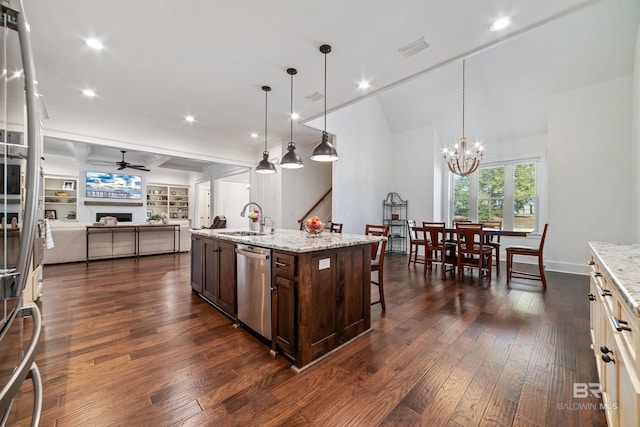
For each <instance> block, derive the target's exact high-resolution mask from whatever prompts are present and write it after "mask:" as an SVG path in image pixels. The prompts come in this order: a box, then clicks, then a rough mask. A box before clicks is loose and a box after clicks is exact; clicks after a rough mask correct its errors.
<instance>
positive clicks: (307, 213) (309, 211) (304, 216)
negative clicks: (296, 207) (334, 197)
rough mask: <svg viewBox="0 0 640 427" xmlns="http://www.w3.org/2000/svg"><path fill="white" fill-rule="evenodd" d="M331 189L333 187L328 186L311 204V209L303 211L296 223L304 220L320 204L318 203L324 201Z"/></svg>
mask: <svg viewBox="0 0 640 427" xmlns="http://www.w3.org/2000/svg"><path fill="white" fill-rule="evenodd" d="M332 190H333V187H331V188H329V189H328V190H327V192H326V193H324V194H323V195H322V197H320V199H318V201H317V202H316V203H315V204H314V205H313V206H311V209H309V210H308V211H307V212H305V214H304V215H302V217H300V219H298V224H302V223H303V222H304V220H305V219H306V218H307V217H308V216H309V215H310V214H311V212H313V211H314V209H315V208H317V207H318V206H320V203H322V202H323V201H324V199H326V198H327V197H328V196H329V194H331V191H332Z"/></svg>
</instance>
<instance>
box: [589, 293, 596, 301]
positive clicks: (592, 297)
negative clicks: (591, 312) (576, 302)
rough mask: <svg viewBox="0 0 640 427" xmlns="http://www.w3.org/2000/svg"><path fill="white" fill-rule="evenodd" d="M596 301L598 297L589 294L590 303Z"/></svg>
mask: <svg viewBox="0 0 640 427" xmlns="http://www.w3.org/2000/svg"><path fill="white" fill-rule="evenodd" d="M595 300H596V296H595V295H594V294H591V293H590V294H589V301H595Z"/></svg>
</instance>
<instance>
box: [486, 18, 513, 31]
mask: <svg viewBox="0 0 640 427" xmlns="http://www.w3.org/2000/svg"><path fill="white" fill-rule="evenodd" d="M512 23H513V18H511V17H510V16H503V17H502V18H498V19H496V20H495V21H493V24H491V26H490V27H489V30H491V31H500V30H504V29H505V28H507V27H508V26H509V25H511V24H512Z"/></svg>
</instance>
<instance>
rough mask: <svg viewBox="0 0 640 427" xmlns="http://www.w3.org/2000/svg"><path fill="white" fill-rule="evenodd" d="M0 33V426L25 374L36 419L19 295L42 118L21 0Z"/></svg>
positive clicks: (36, 199)
mask: <svg viewBox="0 0 640 427" xmlns="http://www.w3.org/2000/svg"><path fill="white" fill-rule="evenodd" d="M0 32H1V34H0V62H2V64H1V65H2V66H1V67H0V70H2V76H1V81H0V246H1V247H0V300H2V316H1V317H2V321H1V322H0V417H1V418H0V425H6V424H14V423H16V420H15V419H14V418H12V415H11V409H12V406H15V405H14V398H15V397H16V396H17V395H19V392H20V389H21V387H22V385H23V383H24V382H25V381H28V380H30V381H32V382H33V393H34V396H33V399H32V400H33V412H32V414H31V417H30V418H31V420H30V422H31V425H38V424H39V420H40V412H41V408H42V381H41V379H40V374H39V372H38V367H37V365H36V363H35V350H36V347H37V344H38V339H39V336H40V328H41V316H40V311H39V309H38V306H37V305H36V304H34V303H33V302H32V301H28V302H25V301H23V290H24V289H25V286H26V285H27V283H28V280H29V279H28V277H29V273H30V272H31V271H33V270H34V267H36V266H37V265H38V264H39V263H40V262H41V257H40V254H41V253H42V251H41V247H40V246H39V245H42V242H41V239H40V238H39V237H41V236H38V226H39V225H42V224H43V222H42V218H43V210H42V197H41V196H39V195H40V194H41V193H42V188H41V183H42V173H41V167H40V159H41V156H42V133H41V120H42V118H43V117H42V114H41V111H40V107H41V103H42V100H41V98H40V95H38V90H37V87H36V86H37V79H36V76H35V72H34V64H33V58H32V54H31V46H30V40H29V31H28V30H27V23H26V18H25V15H24V8H23V4H22V1H21V0H0ZM34 253H35V254H36V255H35V256H34ZM20 422H21V423H22V422H23V420H22V419H21V421H20Z"/></svg>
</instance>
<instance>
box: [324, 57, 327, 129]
mask: <svg viewBox="0 0 640 427" xmlns="http://www.w3.org/2000/svg"><path fill="white" fill-rule="evenodd" d="M324 132H325V133H326V132H327V54H326V53H325V54H324Z"/></svg>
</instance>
